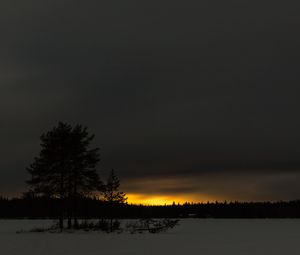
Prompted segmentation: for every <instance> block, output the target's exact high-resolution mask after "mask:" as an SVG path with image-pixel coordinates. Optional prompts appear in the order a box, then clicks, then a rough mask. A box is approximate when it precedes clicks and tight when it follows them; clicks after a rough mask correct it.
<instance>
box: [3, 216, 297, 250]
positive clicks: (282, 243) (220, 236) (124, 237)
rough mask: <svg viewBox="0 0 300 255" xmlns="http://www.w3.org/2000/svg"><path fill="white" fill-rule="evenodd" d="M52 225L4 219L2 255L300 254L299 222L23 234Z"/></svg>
mask: <svg viewBox="0 0 300 255" xmlns="http://www.w3.org/2000/svg"><path fill="white" fill-rule="evenodd" d="M51 223H52V222H51V221H37V220H35V221H29V220H1V221H0V254H1V255H27V254H28V255H50V254H51V255H52V254H53V255H78V254H80V255H100V254H103V255H117V254H120V255H148V254H155V255H160V254H164V255H166V254H184V255H188V254H197V255H198V254H199V255H201V254H203V255H211V254H218V255H219V254H220V255H224V254H228V255H244V254H249V255H250V254H251V255H254V254H270V255H277V254H278V255H283V254H300V220H289V219H287V220H214V219H187V220H182V221H181V222H180V225H179V226H177V227H176V228H174V229H172V230H171V231H169V232H167V233H159V234H129V233H122V234H105V233H95V232H94V233H86V232H80V233H76V234H74V233H73V234H67V233H63V234H50V233H21V234H16V231H19V230H29V229H32V228H33V227H45V226H49V225H50V224H51Z"/></svg>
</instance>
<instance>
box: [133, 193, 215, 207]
mask: <svg viewBox="0 0 300 255" xmlns="http://www.w3.org/2000/svg"><path fill="white" fill-rule="evenodd" d="M127 197H128V203H129V204H143V205H171V204H173V202H175V203H176V204H177V203H179V204H183V203H185V202H207V201H211V199H209V198H208V197H206V198H205V199H204V198H202V199H201V200H199V199H198V200H197V199H195V197H194V196H192V195H190V196H166V195H148V194H127Z"/></svg>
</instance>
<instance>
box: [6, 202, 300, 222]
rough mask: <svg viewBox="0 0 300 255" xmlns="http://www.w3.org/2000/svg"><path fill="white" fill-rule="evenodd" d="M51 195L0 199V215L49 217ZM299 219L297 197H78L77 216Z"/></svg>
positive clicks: (54, 207)
mask: <svg viewBox="0 0 300 255" xmlns="http://www.w3.org/2000/svg"><path fill="white" fill-rule="evenodd" d="M60 208H61V203H60V200H59V199H54V198H14V199H6V198H0V218H2V219H16V218H18V219H19V218H22V219H23V218H29V219H40V218H43V219H44V218H53V219H57V218H58V217H59V215H60V213H61V209H60ZM111 217H113V218H188V217H194V218H300V200H299V201H298V200H297V201H290V202H245V203H241V202H222V203H221V202H214V203H196V204H192V203H185V204H182V205H178V204H173V205H165V206H145V205H131V204H115V205H114V206H113V207H112V206H111V204H110V203H107V202H103V201H100V200H97V199H96V198H94V199H93V198H82V199H80V200H79V201H78V218H79V219H80V218H81V219H90V218H96V219H108V218H111Z"/></svg>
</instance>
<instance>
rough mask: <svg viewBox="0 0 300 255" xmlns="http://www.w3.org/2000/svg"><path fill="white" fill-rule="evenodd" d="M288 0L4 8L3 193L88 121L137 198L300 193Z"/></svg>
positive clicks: (299, 126)
mask: <svg viewBox="0 0 300 255" xmlns="http://www.w3.org/2000/svg"><path fill="white" fill-rule="evenodd" d="M299 7H300V3H299V1H296V0H287V1H284V2H283V1H279V0H275V1H271V0H253V1H248V0H226V1H224V0H203V1H191V0H187V1H179V0H173V1H169V0H159V1H158V0H154V1H132V0H129V1H123V0H114V1H93V0H91V1H78V0H72V1H67V0H59V1H58V0H51V1H50V0H49V1H48V0H44V1H34V0H28V1H23V0H9V1H8V0H7V1H1V3H0V33H1V40H0V106H1V107H0V117H1V129H0V130H1V132H0V141H1V143H0V155H1V156H0V193H1V194H4V195H8V196H11V195H18V194H20V193H21V192H23V191H24V190H26V185H25V183H24V181H25V180H26V179H28V174H27V173H26V170H25V169H26V167H27V166H28V165H29V164H30V163H31V162H32V160H33V158H34V157H35V156H36V155H38V152H39V137H40V135H41V134H42V133H43V132H45V131H47V130H49V129H51V128H52V127H53V126H55V125H56V124H57V123H58V122H59V121H63V122H68V123H71V124H77V123H80V124H83V125H85V126H87V127H88V128H89V130H90V132H91V133H95V134H96V138H95V141H94V144H93V145H94V146H95V147H99V148H100V149H101V164H100V165H99V167H98V168H99V173H100V175H101V176H102V178H104V179H105V178H106V176H107V174H108V172H109V170H110V169H111V168H114V169H115V170H116V172H117V174H118V175H119V177H120V178H121V183H122V186H121V187H122V188H123V190H124V191H125V192H126V193H127V194H128V195H129V198H130V197H131V200H129V201H132V202H136V201H143V202H145V203H164V202H167V203H169V202H171V201H176V202H177V201H178V202H183V201H187V200H188V201H207V200H210V201H214V200H242V201H254V200H256V201H263V200H292V199H299V198H300V185H299V183H300V146H299V145H300V118H299V110H300V101H299V99H298V98H299V93H300V86H299V84H300V83H299V82H300V73H299V70H300V62H299V59H300V58H299V57H300V47H299V45H300V34H299V25H300V16H299V11H298V10H299Z"/></svg>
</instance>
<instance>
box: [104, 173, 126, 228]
mask: <svg viewBox="0 0 300 255" xmlns="http://www.w3.org/2000/svg"><path fill="white" fill-rule="evenodd" d="M119 188H120V180H119V178H118V177H117V176H116V174H115V171H114V170H113V169H112V170H111V172H110V174H109V176H108V179H107V182H106V185H105V189H104V201H106V202H107V203H108V205H109V210H110V231H113V208H114V206H116V205H118V204H123V203H126V201H127V197H126V194H125V193H124V192H122V191H119Z"/></svg>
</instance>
